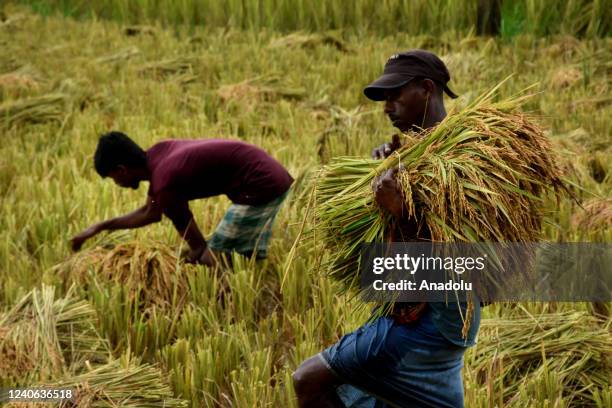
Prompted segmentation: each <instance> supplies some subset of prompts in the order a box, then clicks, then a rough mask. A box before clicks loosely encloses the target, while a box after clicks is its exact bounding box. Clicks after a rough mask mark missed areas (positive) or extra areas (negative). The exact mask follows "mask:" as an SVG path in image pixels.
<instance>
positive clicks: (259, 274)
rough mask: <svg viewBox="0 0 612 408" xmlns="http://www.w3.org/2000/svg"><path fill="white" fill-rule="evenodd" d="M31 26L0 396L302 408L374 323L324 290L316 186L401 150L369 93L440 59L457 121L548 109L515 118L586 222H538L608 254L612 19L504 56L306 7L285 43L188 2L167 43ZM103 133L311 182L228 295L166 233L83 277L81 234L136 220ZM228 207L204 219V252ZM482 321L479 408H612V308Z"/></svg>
mask: <svg viewBox="0 0 612 408" xmlns="http://www.w3.org/2000/svg"><path fill="white" fill-rule="evenodd" d="M30 3H31V4H32V8H30V7H25V6H22V5H21V6H20V5H16V4H3V5H1V6H0V129H1V133H2V136H3V137H2V141H1V142H0V214H1V215H0V387H16V386H22V387H24V386H32V385H39V384H47V385H69V386H73V387H75V388H77V389H78V390H80V400H79V401H78V406H83V407H87V406H102V407H111V406H126V407H157V406H166V407H179V406H180V407H296V406H297V404H296V401H295V396H294V392H293V388H292V386H291V373H292V372H293V370H294V369H295V368H296V367H297V366H298V365H299V363H300V362H301V361H302V360H304V359H305V358H307V357H310V356H311V355H313V354H315V353H316V352H318V351H320V350H322V349H323V348H324V347H326V346H328V345H330V344H332V343H333V342H334V341H336V340H337V339H338V338H339V337H340V336H341V335H342V334H343V333H346V332H348V331H351V330H353V329H355V328H357V327H358V326H360V325H361V324H362V323H363V322H364V321H365V320H366V318H367V317H368V308H365V307H362V305H360V304H359V300H358V299H355V298H352V297H351V296H349V295H347V294H345V291H344V290H343V289H342V285H341V284H339V283H338V282H337V281H335V280H333V279H330V278H329V277H328V276H327V275H326V272H325V271H324V270H323V268H322V267H321V265H324V264H325V261H326V260H328V259H329V255H330V254H329V253H327V252H326V251H325V248H324V245H323V243H322V242H320V240H319V239H317V237H316V236H315V237H314V239H311V238H313V236H312V230H313V226H314V223H315V218H314V207H315V204H316V197H314V196H313V193H312V192H313V190H312V188H311V186H310V184H309V178H310V176H311V175H312V174H314V173H315V172H316V171H317V170H318V169H319V168H320V166H321V165H322V164H327V163H329V162H330V160H331V159H332V158H333V157H336V156H346V155H350V156H363V157H369V154H370V151H371V149H372V148H373V147H375V146H377V145H379V144H381V143H382V142H384V141H387V140H389V139H390V137H391V135H392V134H393V133H395V129H393V128H392V127H391V125H390V124H389V123H388V119H387V118H386V117H385V115H384V114H383V112H382V106H381V105H380V104H375V103H373V102H370V101H368V100H367V99H366V98H365V97H364V96H363V94H362V88H363V86H364V85H365V84H367V83H369V82H370V81H371V80H372V79H374V78H375V77H377V75H379V74H380V72H381V70H382V66H383V64H384V62H385V61H386V59H387V57H388V56H389V55H391V54H393V53H394V52H396V51H398V50H404V49H409V48H426V49H429V50H431V51H433V52H435V53H437V54H438V55H439V56H440V57H441V58H442V59H443V60H444V61H445V62H446V64H447V65H448V67H449V70H450V72H451V76H452V81H451V86H452V88H453V90H455V92H457V93H459V94H460V98H458V99H456V100H446V104H447V105H446V106H447V109H448V110H449V111H453V110H458V109H461V108H463V107H465V106H467V105H468V104H469V103H470V102H472V101H473V100H474V99H475V98H476V97H477V96H478V95H480V94H481V93H482V92H484V91H486V90H487V89H490V88H491V87H492V86H494V85H495V84H497V83H499V82H500V81H502V80H503V79H504V78H506V77H508V75H513V76H512V77H511V79H510V80H509V81H506V82H505V83H504V85H503V86H502V87H501V88H500V89H499V98H505V97H509V96H511V95H514V94H516V93H517V92H519V91H521V90H523V89H525V88H527V87H529V86H532V85H534V86H535V87H534V88H533V90H535V91H536V92H537V94H536V95H535V96H534V97H532V98H531V99H530V100H529V101H528V102H527V103H526V105H525V106H524V109H525V110H527V111H528V112H529V113H530V114H532V115H534V116H535V117H536V118H537V121H538V123H539V125H540V126H542V127H543V128H544V129H545V134H546V136H547V137H549V138H550V141H551V143H552V145H553V148H554V149H555V151H556V153H558V154H559V156H560V157H561V166H562V167H563V169H564V171H565V173H566V174H567V175H568V177H570V178H571V180H573V183H574V184H575V187H574V190H573V194H574V195H575V200H572V199H569V198H567V197H565V198H563V199H561V201H559V202H556V201H554V200H551V201H550V202H547V203H546V220H547V222H546V223H545V225H543V227H542V228H543V231H542V232H543V234H544V236H545V237H546V239H549V240H551V241H594V242H610V241H611V240H612V232H611V231H612V202H611V192H612V176H611V174H612V150H611V149H612V148H611V147H610V146H611V143H610V141H611V137H610V135H612V94H611V89H610V87H611V86H612V85H611V81H610V73H611V72H612V71H611V69H612V67H611V65H610V61H612V40H611V39H610V37H609V36H608V34H609V26H606V25H605V24H609V21H610V20H609V19H608V20H605V19H604V18H603V17H605V13H604V11H598V10H606V8H605V7H604V6H605V4H604V3H605V2H599V1H593V2H589V3H588V5H587V6H588V7H587V9H589V10H591V12H590V14H589V13H585V14H584V16H586V17H584V16H583V17H580V18H578V17H576V21H578V22H580V21H582V25H580V24H578V23H576V24H578V25H576V24H574V26H580V27H583V28H581V29H580V30H582V31H580V30H578V29H573V28H571V27H569V26H565V28H559V27H558V26H555V25H554V24H553V23H554V21H556V20H554V19H553V20H550V21H552V22H553V23H550V24H551V25H549V26H546V25H541V31H534V30H528V29H524V30H523V31H521V33H515V34H513V35H511V36H510V35H507V36H501V37H479V36H476V35H475V34H474V31H473V30H469V29H468V28H467V27H468V25H469V22H468V23H465V24H464V23H461V24H464V26H460V25H457V26H449V28H448V30H443V29H442V28H441V27H437V28H436V29H435V30H432V31H429V32H428V31H427V30H426V29H425V28H424V27H419V28H418V29H417V28H414V30H412V29H411V30H408V31H405V32H395V30H390V31H385V30H380V31H379V33H378V34H376V33H373V31H376V29H377V27H375V26H372V27H368V30H355V29H350V28H348V26H349V25H350V24H353V23H355V24H357V23H356V22H358V20H357V16H356V15H350V16H345V17H342V18H343V19H344V20H341V21H343V23H342V24H340V23H338V24H331V23H329V21H327V20H326V22H325V23H323V22H321V21H322V20H317V16H318V14H317V12H315V11H313V10H314V9H310V8H309V6H307V5H306V2H303V3H300V4H301V5H300V6H296V10H298V12H297V13H296V17H295V18H296V20H295V21H294V22H293V23H291V24H290V21H291V20H284V19H280V18H279V20H278V21H277V23H276V25H275V24H267V23H265V21H264V20H263V18H264V17H265V16H267V15H268V14H265V12H263V11H262V14H261V16H263V17H261V18H262V20H261V21H260V22H259V23H255V22H250V20H248V19H247V18H246V17H245V18H244V19H242V20H240V19H238V17H236V19H237V20H236V21H234V22H233V23H232V24H228V25H226V26H223V25H222V24H221V23H219V21H223V17H214V16H216V14H214V13H212V14H211V15H212V17H207V18H211V19H212V18H217V19H218V20H216V21H218V22H217V23H212V22H206V21H196V20H190V18H191V17H190V16H193V15H194V14H193V13H191V12H190V10H191V9H189V8H188V6H189V5H190V4H196V2H189V1H184V2H176V4H177V6H176V8H174V9H172V10H171V11H169V13H168V16H177V17H172V21H163V19H156V18H155V15H156V14H155V13H157V12H158V9H156V8H155V7H157V6H156V5H157V4H158V3H157V2H141V3H142V5H143V7H141V8H140V9H139V8H136V7H135V8H134V10H145V11H147V13H149V14H147V15H144V16H141V15H138V14H137V13H136V12H131V11H130V10H131V9H129V8H125V7H127V6H126V5H127V4H128V2H120V1H107V2H100V4H104V5H106V6H107V7H105V8H104V10H105V12H100V13H96V15H94V16H91V13H90V14H88V13H84V12H83V11H82V10H80V9H78V7H77V8H74V11H73V12H72V13H67V12H66V8H68V7H69V6H72V5H74V4H77V5H78V4H81V3H79V2H72V3H71V2H69V1H57V2H55V1H51V2H30ZM212 3H213V2H211V4H212ZM233 3H234V2H228V3H227V4H229V5H228V6H227V9H225V8H224V9H223V12H228V10H229V11H231V10H232V8H231V6H232V4H233ZM246 3H248V4H251V3H250V2H246ZM279 3H283V4H289V2H279ZM366 3H367V4H369V3H368V2H366V1H364V4H366ZM371 3H372V4H373V3H374V2H371ZM391 3H393V2H391ZM459 3H460V2H457V4H459ZM535 3H537V2H533V4H535ZM561 3H567V4H570V3H571V4H574V3H575V4H576V6H575V7H578V6H577V5H583V3H584V2H561ZM83 4H84V3H83ZM122 4H123V5H124V8H125V10H124V9H122V8H121V7H122V6H121V5H122ZM178 4H182V5H183V6H178ZM202 4H204V3H202ZM215 4H216V3H215ZM252 4H261V5H263V6H266V5H267V7H272V6H274V5H276V4H277V3H274V2H272V1H269V2H252ZM329 4H336V3H335V2H330V3H329ZM525 4H527V5H529V4H532V3H530V2H525ZM551 4H552V3H551ZM147 5H148V6H147ZM81 6H82V5H81ZM145 6H147V7H145ZM45 7H46V8H45ZM62 7H63V9H62ZM99 7H102V6H99ZM180 7H185V8H184V9H182V8H180ZM236 7H237V6H236ZM364 7H365V6H364ZM525 7H526V8H525V10H532V11H534V10H535V11H537V10H536V9H534V8H533V7H531V8H529V7H528V6H525ZM566 7H567V8H569V7H570V6H566ZM585 7H586V6H585ZM589 7H590V8H589ZM56 8H59V9H60V10H62V11H64V14H69V15H71V16H74V17H78V18H72V17H66V16H63V15H60V14H55V13H53V12H52V10H55V9H56ZM33 10H34V11H33ZM71 10H72V9H71ZM92 10H94V11H95V10H96V9H92ZM99 10H102V9H99ZM220 10H221V9H220ZM262 10H265V9H262ZM279 10H284V9H282V8H280V9H279ZM538 10H539V9H538ZM563 10H566V9H563ZM593 10H594V11H593ZM111 11H112V13H111ZM535 11H534V13H535ZM105 13H111V14H108V15H107V14H105ZM181 13H182V14H181ZM220 13H221V12H220ZM567 13H569V11H568V12H567ZM332 14H333V13H332ZM180 15H183V16H184V17H183V18H179V17H178V16H180ZM198 15H201V16H203V15H202V14H201V13H200V14H198ZM221 15H222V14H219V16H221ZM248 15H249V16H252V14H248ZM334 15H336V14H334ZM337 15H339V16H340V15H341V14H340V11H338V12H337ZM450 15H452V13H450ZM467 15H468V16H469V15H470V14H467ZM533 15H540V16H543V15H544V14H542V13H540V14H537V13H536V14H533ZM568 16H569V14H568ZM103 17H104V18H103ZM106 18H108V19H106ZM169 18H170V17H169ZM202 18H204V17H202ZM266 18H267V17H266ZM338 18H340V17H338ZM360 18H363V19H365V18H366V17H365V16H362V17H360ZM449 18H450V17H449ZM470 18H472V17H470ZM542 18H543V17H542ZM300 19H301V20H300ZM211 21H212V20H211ZM280 21H289V23H287V24H286V25H282V24H281V23H280ZM308 21H310V22H311V23H308V24H307V23H305V22H308ZM317 21H318V22H319V23H317ZM339 21H340V20H339ZM425 21H426V19H425ZM507 21H509V20H507ZM529 21H539V20H533V19H532V20H529ZM567 21H573V20H571V19H570V20H567ZM605 21H608V22H607V23H606V22H605ZM183 23H189V24H188V25H183ZM196 23H197V24H196ZM309 24H310V25H309ZM457 24H459V23H457ZM589 24H590V25H589ZM357 25H358V24H357ZM299 27H303V29H302V30H298V31H296V29H297V28H299ZM546 27H548V29H546ZM584 27H591V28H590V29H589V28H584ZM592 27H598V28H592ZM602 27H603V28H602ZM606 27H607V28H606ZM331 29H334V31H328V30H331ZM589 30H590V31H589ZM602 30H603V31H602ZM544 34H546V35H545V36H543V35H544ZM574 34H576V35H577V36H574ZM111 129H112V130H121V131H123V132H125V133H127V134H128V135H129V136H130V137H132V138H133V139H134V140H135V141H136V142H138V143H139V144H140V145H142V146H144V147H148V146H150V145H152V144H153V143H155V142H157V141H159V140H162V139H165V138H172V137H186V138H198V137H202V138H209V137H224V138H233V139H241V140H245V141H247V142H250V143H254V144H257V145H259V146H262V147H263V148H264V149H265V150H267V151H268V152H269V153H271V154H272V155H273V156H274V157H276V158H277V159H278V160H279V161H280V162H281V163H283V164H284V165H285V167H287V169H288V170H289V171H290V173H291V174H292V175H293V176H294V178H295V179H296V182H295V184H294V187H293V190H292V193H291V195H290V196H289V199H288V201H287V202H285V205H284V206H283V208H282V210H281V212H280V213H279V216H278V218H277V221H276V224H275V227H274V239H273V240H272V244H271V248H270V251H269V252H270V255H269V258H268V259H267V260H266V261H264V262H260V263H255V262H251V261H248V260H244V259H235V260H234V261H235V266H234V270H233V271H232V272H231V273H219V272H214V271H211V270H208V269H207V268H205V267H203V266H186V265H183V264H182V263H180V262H179V261H178V255H179V254H180V251H181V250H182V249H183V243H182V242H181V240H180V239H179V237H178V236H177V234H176V232H175V231H174V228H173V227H172V225H171V223H170V222H168V220H164V221H162V222H161V223H158V224H155V225H153V226H149V227H147V228H143V229H140V230H135V231H126V232H114V233H111V234H103V235H100V236H99V237H97V238H96V239H94V240H92V242H87V244H86V245H85V247H84V249H83V250H82V251H81V252H79V253H76V254H72V253H71V251H70V246H69V239H70V237H71V236H73V235H74V234H75V233H77V232H79V231H80V230H82V229H83V228H85V227H86V226H88V225H89V224H91V223H92V222H95V221H97V220H100V219H104V218H108V217H111V216H116V215H119V214H122V213H124V212H127V211H129V210H132V209H134V208H136V207H137V206H140V205H142V203H143V202H144V198H145V191H144V189H143V187H142V186H141V188H140V190H138V191H128V190H126V189H120V188H118V187H116V186H115V185H114V184H113V183H112V181H110V180H103V179H101V178H100V177H99V176H98V175H97V174H96V173H95V170H94V169H93V152H94V149H95V146H96V143H97V139H98V136H99V134H100V133H102V132H106V131H109V130H111ZM229 204H230V203H229V201H228V200H227V199H226V198H225V197H216V198H212V199H208V200H200V201H197V202H192V204H191V208H192V211H193V213H194V216H195V218H196V221H197V223H198V225H199V226H200V227H201V229H202V230H203V232H204V233H205V235H209V234H210V233H212V231H213V230H214V228H215V226H216V224H217V222H218V221H219V220H220V219H221V217H222V216H223V214H224V212H225V210H226V209H227V207H228V206H229ZM483 310H484V319H483V323H482V328H481V332H480V335H479V342H478V345H477V346H475V347H474V348H472V349H470V350H469V352H468V353H467V354H466V359H465V368H464V372H463V376H464V382H465V395H466V407H477V408H480V407H482V408H484V407H499V408H501V407H521V408H523V407H530V408H531V407H533V408H536V407H551V408H552V407H558V408H561V407H597V408H603V407H612V387H611V382H610V379H611V377H612V366H611V365H612V355H611V351H610V350H612V347H611V345H612V335H611V334H610V333H611V332H610V323H611V319H610V315H609V305H605V304H604V305H601V304H599V305H592V304H586V303H529V304H526V303H521V304H494V305H492V306H489V307H487V308H485V309H483ZM13 406H25V405H19V404H13Z"/></svg>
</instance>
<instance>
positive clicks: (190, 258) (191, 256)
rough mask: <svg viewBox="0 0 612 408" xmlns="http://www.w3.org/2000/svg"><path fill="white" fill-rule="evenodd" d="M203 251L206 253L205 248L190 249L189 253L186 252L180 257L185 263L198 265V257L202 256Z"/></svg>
mask: <svg viewBox="0 0 612 408" xmlns="http://www.w3.org/2000/svg"><path fill="white" fill-rule="evenodd" d="M204 251H206V248H204V247H201V248H196V249H190V250H189V251H186V252H185V253H183V254H182V256H181V257H182V258H183V260H184V261H185V262H186V263H189V264H197V263H200V257H201V256H202V254H203V253H204Z"/></svg>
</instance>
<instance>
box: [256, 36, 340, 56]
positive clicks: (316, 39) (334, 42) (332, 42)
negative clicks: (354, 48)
mask: <svg viewBox="0 0 612 408" xmlns="http://www.w3.org/2000/svg"><path fill="white" fill-rule="evenodd" d="M322 45H329V46H332V47H335V48H336V49H337V50H338V51H342V52H349V48H348V46H347V45H346V43H345V42H344V41H343V40H342V39H341V38H339V37H338V36H337V35H336V34H334V33H313V34H304V33H292V34H289V35H286V36H284V37H280V38H277V39H275V40H272V41H271V42H270V44H269V46H268V47H269V48H284V47H288V48H298V47H301V48H316V47H320V46H322Z"/></svg>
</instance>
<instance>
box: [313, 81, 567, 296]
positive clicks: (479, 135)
mask: <svg viewBox="0 0 612 408" xmlns="http://www.w3.org/2000/svg"><path fill="white" fill-rule="evenodd" d="M500 85H501V84H500ZM500 85H498V86H497V87H495V88H493V89H492V90H491V91H489V92H487V93H486V94H484V95H483V96H481V97H480V98H478V99H477V100H475V101H474V102H473V103H471V104H470V105H469V106H467V107H466V108H465V109H464V110H462V111H460V112H457V113H453V114H450V115H449V116H447V117H446V118H445V119H444V120H443V121H442V122H441V123H440V124H439V125H438V126H436V127H434V128H432V129H429V130H426V131H423V132H422V133H420V134H416V135H413V136H412V137H409V142H408V143H406V144H405V145H404V146H402V147H401V148H400V149H399V150H397V151H396V152H394V153H393V154H392V155H391V156H390V157H388V158H387V159H385V160H384V161H382V162H381V161H378V160H370V159H362V158H353V157H344V158H339V159H336V160H334V161H333V162H332V163H331V164H329V165H328V166H326V167H324V168H323V170H322V173H321V174H320V175H319V176H318V181H317V183H316V188H317V201H318V204H317V211H316V217H317V228H318V230H319V231H321V233H322V234H320V235H319V236H321V235H322V236H323V241H324V243H325V244H326V246H327V247H328V248H329V249H330V253H331V254H332V262H331V265H332V267H331V270H330V271H331V275H332V276H334V277H336V278H338V279H340V280H341V281H344V282H345V283H347V285H348V287H352V286H353V285H354V283H355V282H356V281H357V279H358V273H357V272H358V269H359V268H358V261H359V248H360V244H362V243H366V242H382V241H383V239H384V238H385V236H386V234H387V233H389V232H390V228H392V222H391V221H392V220H391V217H390V215H388V214H387V213H386V212H384V211H382V210H381V209H380V208H379V207H378V206H377V204H376V203H375V200H374V195H373V193H372V189H371V184H372V181H373V180H374V179H375V177H377V176H379V175H381V174H382V173H383V172H385V171H386V170H388V169H391V168H397V167H398V165H401V166H402V169H401V170H400V171H399V172H398V173H397V177H396V179H397V181H398V183H399V186H400V188H401V190H402V191H403V195H404V200H405V208H406V209H407V212H408V214H407V215H408V216H409V217H414V218H416V219H417V220H422V221H424V223H425V224H426V227H427V229H428V231H429V235H430V238H431V240H432V241H434V242H535V241H538V239H539V238H540V232H541V223H542V217H543V213H542V210H541V208H542V200H543V198H544V196H546V195H549V194H552V195H556V196H557V197H558V196H559V195H560V193H561V192H562V191H564V190H565V186H564V183H563V181H562V173H561V170H560V168H559V167H558V165H557V163H556V160H555V158H554V156H553V153H552V149H551V145H550V143H549V141H548V140H547V139H546V137H545V136H544V134H543V132H542V130H541V129H540V128H539V127H538V126H537V125H536V124H534V123H533V122H532V121H531V119H530V118H529V117H528V116H527V115H526V114H524V113H521V112H520V111H519V107H520V105H521V103H522V102H523V101H524V100H525V99H526V98H527V97H528V96H517V97H513V98H510V99H507V100H502V101H498V102H494V101H493V97H494V95H495V91H496V89H497V88H498V87H499V86H500ZM417 238H419V237H418V236H417V232H416V231H414V236H412V237H408V239H417Z"/></svg>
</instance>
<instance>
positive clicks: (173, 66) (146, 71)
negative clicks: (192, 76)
mask: <svg viewBox="0 0 612 408" xmlns="http://www.w3.org/2000/svg"><path fill="white" fill-rule="evenodd" d="M198 62H199V59H198V58H193V57H178V58H170V59H165V60H161V61H155V62H150V63H147V64H145V65H143V66H142V67H140V68H139V69H138V73H139V74H140V75H151V76H153V77H155V78H164V77H167V76H170V75H174V74H185V73H191V72H193V67H194V66H196V65H197V64H198Z"/></svg>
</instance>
